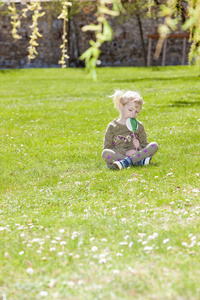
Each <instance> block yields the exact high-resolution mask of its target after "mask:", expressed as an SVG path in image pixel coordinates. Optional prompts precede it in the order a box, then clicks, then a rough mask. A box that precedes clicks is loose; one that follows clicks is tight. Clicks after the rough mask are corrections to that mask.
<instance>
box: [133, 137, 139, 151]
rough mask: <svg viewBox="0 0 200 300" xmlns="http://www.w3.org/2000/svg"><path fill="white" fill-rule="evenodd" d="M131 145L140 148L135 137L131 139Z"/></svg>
mask: <svg viewBox="0 0 200 300" xmlns="http://www.w3.org/2000/svg"><path fill="white" fill-rule="evenodd" d="M133 145H134V147H135V148H136V149H140V143H139V141H138V140H137V139H136V138H134V139H133Z"/></svg>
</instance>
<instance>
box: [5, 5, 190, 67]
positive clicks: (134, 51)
mask: <svg viewBox="0 0 200 300" xmlns="http://www.w3.org/2000/svg"><path fill="white" fill-rule="evenodd" d="M21 7H22V6H21V5H19V4H18V5H17V8H18V9H21ZM6 10H7V6H6V5H3V6H2V7H1V8H0V68H1V69H3V68H28V67H31V68H32V67H41V68H42V67H60V66H59V65H58V61H59V59H60V58H61V50H60V48H59V46H60V45H61V44H62V21H61V20H58V19H57V18H56V16H57V15H58V14H59V12H58V13H57V14H56V13H55V12H52V13H51V14H49V13H47V14H46V15H45V17H43V18H41V19H39V28H40V32H41V34H42V35H43V37H42V38H39V46H38V48H37V51H38V55H37V57H36V58H35V59H34V60H33V61H32V62H31V63H28V58H27V55H28V50H27V48H28V41H29V35H30V28H29V26H30V24H31V14H29V15H28V18H27V19H22V26H21V28H20V30H19V34H20V35H21V36H22V38H21V39H20V40H17V41H15V40H14V39H13V38H12V36H11V29H12V28H11V24H10V17H9V14H8V13H7V12H6ZM92 18H94V17H93V16H92V15H85V14H81V13H80V14H79V15H76V16H74V17H73V18H72V19H71V21H70V36H69V37H68V39H69V45H68V46H69V49H68V53H69V55H70V59H69V62H68V63H69V65H70V66H72V67H76V66H84V63H83V62H82V61H80V60H79V56H80V55H81V54H82V53H83V52H84V51H85V50H86V49H87V48H88V47H89V40H90V39H92V38H94V36H93V33H91V32H82V30H81V28H82V26H84V25H86V24H87V23H88V22H90V21H91V20H92ZM109 22H110V23H111V25H112V28H113V30H114V38H113V40H112V41H111V42H106V43H104V44H103V45H102V48H101V51H102V52H101V55H100V60H101V65H102V66H144V65H145V55H144V50H143V47H142V42H141V36H140V30H139V26H138V20H137V19H136V18H134V17H131V18H130V19H129V20H125V21H123V22H122V20H121V19H120V18H112V19H110V20H109ZM142 28H143V32H144V43H145V48H146V53H147V48H148V38H147V34H153V33H154V32H155V31H156V28H157V21H156V20H149V19H142ZM155 46H156V41H153V44H152V56H153V52H154V51H155ZM189 46H190V45H189V43H188V41H187V44H186V57H185V62H184V63H185V64H187V54H188V52H189ZM182 48H183V41H182V40H179V39H168V42H167V56H166V65H178V64H181V56H182ZM161 57H162V53H161V55H160V57H159V59H158V60H157V61H153V59H152V61H151V64H152V65H161Z"/></svg>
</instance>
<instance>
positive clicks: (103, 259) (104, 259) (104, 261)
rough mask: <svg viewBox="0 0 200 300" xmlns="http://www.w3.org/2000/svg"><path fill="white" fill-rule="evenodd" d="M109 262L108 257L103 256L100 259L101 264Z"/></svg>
mask: <svg viewBox="0 0 200 300" xmlns="http://www.w3.org/2000/svg"><path fill="white" fill-rule="evenodd" d="M106 262H107V260H106V258H105V257H103V258H101V259H100V260H99V264H105V263H106Z"/></svg>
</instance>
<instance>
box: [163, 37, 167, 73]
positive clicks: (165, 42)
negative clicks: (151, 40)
mask: <svg viewBox="0 0 200 300" xmlns="http://www.w3.org/2000/svg"><path fill="white" fill-rule="evenodd" d="M166 49H167V39H165V40H164V45H163V56H162V67H164V65H165V58H166Z"/></svg>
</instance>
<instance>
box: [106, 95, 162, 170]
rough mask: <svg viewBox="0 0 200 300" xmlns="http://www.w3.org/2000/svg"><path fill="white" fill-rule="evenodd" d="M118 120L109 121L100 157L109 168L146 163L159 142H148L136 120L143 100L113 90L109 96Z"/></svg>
mask: <svg viewBox="0 0 200 300" xmlns="http://www.w3.org/2000/svg"><path fill="white" fill-rule="evenodd" d="M111 97H113V100H114V104H115V107H116V108H117V109H118V110H119V112H120V116H119V119H115V120H113V121H112V122H110V123H109V124H108V127H107V130H106V133H105V138H104V146H103V148H104V150H103V152H102V158H103V160H104V161H105V162H106V164H107V166H108V167H109V168H111V169H118V170H121V169H124V168H128V167H130V166H134V165H138V164H139V165H148V164H149V163H150V160H151V159H152V156H153V155H154V154H155V153H156V152H157V151H158V148H159V147H158V144H157V143H155V142H153V143H150V144H149V142H148V140H147V134H146V132H145V130H144V126H143V124H142V123H141V122H140V121H138V120H136V118H137V116H138V114H139V112H140V110H141V108H142V104H143V103H144V102H143V99H142V97H141V96H140V95H139V94H138V93H137V92H133V91H126V92H125V91H121V90H117V91H115V93H114V95H112V96H111Z"/></svg>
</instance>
